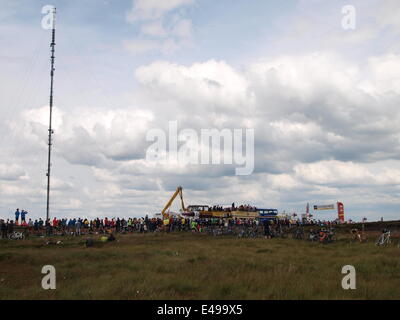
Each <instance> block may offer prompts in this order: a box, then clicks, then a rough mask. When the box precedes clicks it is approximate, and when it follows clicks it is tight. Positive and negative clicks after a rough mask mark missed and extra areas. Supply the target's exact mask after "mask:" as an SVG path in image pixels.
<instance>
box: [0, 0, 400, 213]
mask: <svg viewBox="0 0 400 320" xmlns="http://www.w3.org/2000/svg"><path fill="white" fill-rule="evenodd" d="M48 4H50V5H55V6H57V9H58V16H57V47H56V50H57V51H56V56H57V58H56V59H57V60H56V84H55V110H54V129H55V136H54V150H53V151H54V153H53V156H54V157H53V166H52V170H53V185H52V198H51V215H52V216H53V217H54V216H56V217H72V216H88V217H97V216H99V217H105V216H108V217H110V216H117V215H118V216H125V217H128V216H143V215H144V214H152V213H154V212H159V211H160V210H161V209H162V207H163V206H164V204H165V203H166V201H167V200H168V199H169V197H170V196H171V194H172V193H173V191H174V190H175V188H176V187H177V186H178V185H182V186H183V188H184V197H185V200H186V202H187V203H188V204H191V203H192V204H199V203H205V204H231V203H232V202H235V203H236V204H240V203H249V204H252V205H256V206H258V207H268V208H278V209H279V210H280V211H284V210H285V211H286V212H293V211H296V212H297V213H302V212H304V210H305V206H306V203H307V202H309V203H310V204H311V205H314V204H331V203H335V202H336V201H342V202H343V203H344V205H345V212H346V216H347V218H351V219H353V220H360V219H361V218H362V217H364V216H366V217H367V218H368V219H369V220H374V219H380V218H381V217H384V218H385V219H398V218H399V208H400V186H399V184H400V166H399V164H400V110H399V107H400V105H399V103H400V41H399V40H400V39H399V38H400V4H399V3H398V0H382V1H377V0H358V1H350V0H349V1H336V0H335V1H328V0H323V1H322V0H285V1H275V0H252V1H246V0H235V1H229V0H218V1H215V0H134V1H132V0H121V1H111V0H101V1H99V0H79V1H78V0H68V1H67V0H52V1H50V0H46V1H42V0H0V9H1V10H0V70H1V72H0V97H1V100H0V115H1V117H0V137H1V141H0V146H1V149H0V150H1V152H0V216H1V217H4V218H7V217H12V214H13V212H14V211H15V209H16V208H17V207H19V208H24V209H27V210H28V211H29V212H30V216H31V217H34V218H35V217H44V216H45V203H46V176H45V175H46V165H47V164H46V156H47V141H46V139H47V122H48V91H49V56H50V53H49V49H50V48H49V41H50V32H49V31H48V30H44V29H42V27H41V20H42V18H43V14H42V13H41V10H42V7H43V6H44V5H48ZM345 5H352V6H354V8H355V9H356V18H357V20H356V28H355V29H354V30H353V29H350V30H345V29H344V28H343V26H342V19H343V17H344V14H343V13H342V8H343V6H345ZM169 121H178V127H179V130H181V129H185V128H191V129H195V130H196V131H198V132H200V130H201V129H209V128H216V129H224V128H227V129H238V128H243V129H245V128H248V129H254V132H255V170H254V173H253V174H252V175H250V176H236V175H235V170H234V168H233V167H232V166H229V165H191V166H176V165H173V164H171V165H155V164H154V163H149V162H148V161H146V150H147V149H148V147H149V146H150V145H151V143H150V142H148V141H146V134H147V133H148V132H149V130H151V129H154V128H158V129H163V130H167V128H168V123H169ZM175 208H176V209H177V206H175ZM315 216H316V217H317V218H321V219H332V218H336V216H337V214H336V213H335V212H334V211H326V212H318V213H316V215H315Z"/></svg>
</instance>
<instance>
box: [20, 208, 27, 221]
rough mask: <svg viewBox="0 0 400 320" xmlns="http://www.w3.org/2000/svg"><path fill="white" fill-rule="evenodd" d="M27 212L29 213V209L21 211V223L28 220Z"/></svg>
mask: <svg viewBox="0 0 400 320" xmlns="http://www.w3.org/2000/svg"><path fill="white" fill-rule="evenodd" d="M27 214H28V211H25V210H22V211H21V223H24V222H26V221H25V219H26V215H27Z"/></svg>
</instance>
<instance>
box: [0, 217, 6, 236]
mask: <svg viewBox="0 0 400 320" xmlns="http://www.w3.org/2000/svg"><path fill="white" fill-rule="evenodd" d="M0 232H1V238H2V239H7V225H6V223H5V222H4V220H0Z"/></svg>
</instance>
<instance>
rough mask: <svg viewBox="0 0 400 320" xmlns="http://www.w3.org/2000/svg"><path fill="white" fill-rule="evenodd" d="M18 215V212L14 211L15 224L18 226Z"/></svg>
mask: <svg viewBox="0 0 400 320" xmlns="http://www.w3.org/2000/svg"><path fill="white" fill-rule="evenodd" d="M19 215H20V212H19V209H17V211H15V223H16V224H18V221H19Z"/></svg>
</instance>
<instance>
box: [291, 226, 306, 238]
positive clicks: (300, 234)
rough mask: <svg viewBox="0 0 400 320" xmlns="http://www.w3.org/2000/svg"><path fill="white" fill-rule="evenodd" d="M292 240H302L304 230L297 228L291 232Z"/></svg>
mask: <svg viewBox="0 0 400 320" xmlns="http://www.w3.org/2000/svg"><path fill="white" fill-rule="evenodd" d="M293 239H296V240H303V239H304V230H303V228H297V229H296V230H294V232H293Z"/></svg>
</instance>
